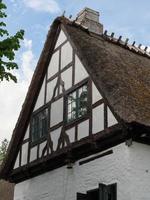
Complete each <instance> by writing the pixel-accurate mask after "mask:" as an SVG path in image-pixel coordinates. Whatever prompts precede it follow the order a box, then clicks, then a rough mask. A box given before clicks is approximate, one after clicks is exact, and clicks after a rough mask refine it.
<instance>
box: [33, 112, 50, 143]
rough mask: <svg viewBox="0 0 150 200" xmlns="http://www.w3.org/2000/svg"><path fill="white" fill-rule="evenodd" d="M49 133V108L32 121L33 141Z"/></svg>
mask: <svg viewBox="0 0 150 200" xmlns="http://www.w3.org/2000/svg"><path fill="white" fill-rule="evenodd" d="M47 133H48V109H45V110H43V111H41V112H40V113H38V114H37V115H35V116H34V117H33V118H32V121H31V137H32V141H37V140H38V139H40V138H41V137H43V136H44V135H47Z"/></svg>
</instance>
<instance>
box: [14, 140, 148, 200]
mask: <svg viewBox="0 0 150 200" xmlns="http://www.w3.org/2000/svg"><path fill="white" fill-rule="evenodd" d="M113 151H114V153H113V154H111V155H108V156H105V157H102V158H99V159H97V160H94V161H92V162H89V163H87V164H84V165H81V166H79V163H78V162H76V164H75V165H74V167H73V169H67V168H66V166H65V167H61V168H59V169H56V170H53V171H51V172H48V173H45V174H43V175H40V176H38V177H35V178H32V179H30V180H27V181H24V182H22V183H19V184H17V185H16V186H15V197H14V200H24V199H26V200H41V199H42V200H76V193H77V192H83V193H85V192H86V191H87V190H91V189H94V188H98V184H99V183H104V184H111V183H117V200H135V199H136V200H149V199H150V156H149V151H150V147H149V146H146V145H143V144H138V143H133V145H132V146H130V147H127V146H126V145H125V144H124V143H123V144H121V145H118V146H116V147H114V148H113Z"/></svg>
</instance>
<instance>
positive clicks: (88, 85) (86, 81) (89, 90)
mask: <svg viewBox="0 0 150 200" xmlns="http://www.w3.org/2000/svg"><path fill="white" fill-rule="evenodd" d="M84 85H87V112H86V113H85V114H84V115H83V116H80V117H77V118H75V119H73V120H70V121H68V96H69V95H70V94H71V93H73V92H75V91H77V90H79V89H80V88H82V87H83V86H84ZM90 88H91V84H90V79H89V78H86V79H85V80H83V81H81V82H80V83H77V84H76V85H75V86H73V87H72V88H71V89H70V90H68V91H67V92H66V93H65V96H64V120H65V124H66V126H68V125H70V124H74V123H77V122H78V121H80V120H84V119H87V118H88V116H89V113H90V112H91V111H92V104H91V95H92V93H91V89H90Z"/></svg>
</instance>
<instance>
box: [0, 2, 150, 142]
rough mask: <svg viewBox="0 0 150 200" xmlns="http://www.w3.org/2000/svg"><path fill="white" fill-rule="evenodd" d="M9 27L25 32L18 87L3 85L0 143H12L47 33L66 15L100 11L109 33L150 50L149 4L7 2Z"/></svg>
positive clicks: (19, 54)
mask: <svg viewBox="0 0 150 200" xmlns="http://www.w3.org/2000/svg"><path fill="white" fill-rule="evenodd" d="M4 2H5V3H6V5H7V7H8V8H7V15H8V17H7V20H6V23H7V27H8V29H9V32H10V33H11V34H14V33H15V32H16V31H17V30H20V29H24V30H25V39H24V41H23V42H22V47H21V49H20V50H19V52H17V54H16V62H17V63H18V65H19V70H18V71H16V72H15V73H16V76H17V77H18V83H17V84H15V83H13V82H5V81H4V82H2V83H0V142H1V141H2V140H3V139H4V138H8V139H9V140H10V138H11V134H12V131H13V129H14V127H15V123H16V121H17V118H18V115H19V112H20V110H21V106H22V104H23V101H24V98H25V95H26V92H27V88H28V86H29V83H30V80H31V77H32V74H33V71H34V69H35V66H36V63H37V60H38V58H39V55H40V52H41V50H42V47H43V43H44V41H45V38H46V34H47V31H48V29H49V27H50V24H51V23H52V21H53V20H54V18H55V17H57V16H60V15H62V13H63V11H64V10H65V11H66V14H65V15H66V17H68V16H69V15H70V14H72V15H73V17H75V16H76V14H77V13H78V12H79V11H80V10H81V9H82V8H84V7H90V8H93V9H96V10H97V11H100V15H101V16H100V21H101V23H103V24H104V28H105V29H107V30H108V32H110V33H111V32H115V34H116V36H119V35H122V36H123V37H124V38H129V39H130V41H131V42H133V40H135V41H137V43H138V44H139V43H142V44H144V45H148V46H150V2H149V0H143V1H141V0H132V1H131V0H121V1H120V0H92V1H90V0H72V1H70V0H4Z"/></svg>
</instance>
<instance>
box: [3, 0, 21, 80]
mask: <svg viewBox="0 0 150 200" xmlns="http://www.w3.org/2000/svg"><path fill="white" fill-rule="evenodd" d="M6 8H7V7H6V5H5V4H4V3H3V2H2V0H0V19H1V21H0V81H3V80H4V79H5V80H7V81H9V80H13V81H14V82H17V79H16V77H15V76H14V75H13V74H12V70H14V69H18V65H17V63H15V62H13V61H14V59H15V51H17V50H18V49H19V48H20V40H23V37H24V31H23V30H20V31H18V32H17V33H16V34H15V35H14V36H10V35H9V33H8V31H7V29H6V24H5V23H4V22H3V21H2V20H3V18H6V17H7V15H6V13H5V10H6Z"/></svg>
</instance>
